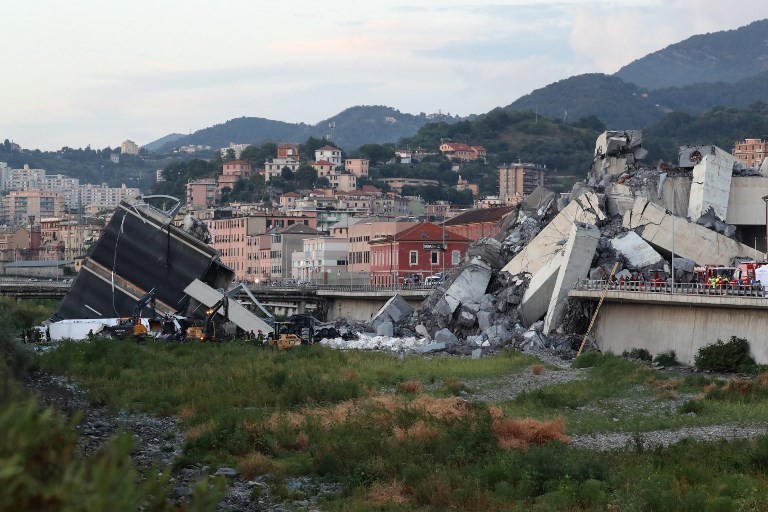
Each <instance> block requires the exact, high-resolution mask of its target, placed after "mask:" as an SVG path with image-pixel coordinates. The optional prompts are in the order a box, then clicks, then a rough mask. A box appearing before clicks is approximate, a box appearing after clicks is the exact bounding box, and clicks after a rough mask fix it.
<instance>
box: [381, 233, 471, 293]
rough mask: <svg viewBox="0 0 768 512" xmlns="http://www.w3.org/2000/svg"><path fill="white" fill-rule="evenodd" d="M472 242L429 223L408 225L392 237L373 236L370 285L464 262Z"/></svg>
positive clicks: (428, 274)
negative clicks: (375, 237)
mask: <svg viewBox="0 0 768 512" xmlns="http://www.w3.org/2000/svg"><path fill="white" fill-rule="evenodd" d="M471 243H472V241H471V240H470V239H468V238H466V237H463V236H461V235H458V234H456V233H451V232H450V231H448V230H447V229H443V228H442V227H439V226H437V225H435V224H432V223H430V222H422V223H419V224H416V225H415V226H412V227H409V228H406V229H404V230H402V231H400V232H398V233H396V234H395V235H394V237H393V236H385V237H382V238H377V239H373V240H371V241H370V242H369V245H370V247H371V284H375V285H391V284H393V281H395V282H396V283H397V284H402V283H403V280H404V279H405V278H407V277H412V276H419V277H418V280H420V281H422V282H423V281H424V279H425V278H426V277H428V276H431V275H433V274H436V273H438V272H442V271H443V270H445V271H449V270H450V269H452V268H454V267H455V266H457V265H458V264H459V263H461V260H462V259H463V258H464V256H465V255H466V253H467V248H468V247H469V245H470V244H471Z"/></svg>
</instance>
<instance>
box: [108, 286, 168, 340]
mask: <svg viewBox="0 0 768 512" xmlns="http://www.w3.org/2000/svg"><path fill="white" fill-rule="evenodd" d="M156 296H157V292H156V291H155V289H154V288H152V289H151V290H149V292H147V293H146V294H145V295H144V296H143V297H141V298H140V299H139V300H138V301H136V306H135V307H134V308H133V314H132V315H131V316H128V317H122V318H118V319H117V325H113V326H110V327H109V334H110V335H111V336H112V337H113V338H124V337H126V336H131V335H132V336H134V337H136V338H142V337H144V336H146V335H147V327H146V326H145V325H144V324H143V323H142V322H141V311H142V310H143V309H144V308H145V307H147V306H149V307H150V308H151V309H152V317H151V318H150V319H149V321H150V325H151V322H153V321H156V317H157V312H156V311H155V297H156Z"/></svg>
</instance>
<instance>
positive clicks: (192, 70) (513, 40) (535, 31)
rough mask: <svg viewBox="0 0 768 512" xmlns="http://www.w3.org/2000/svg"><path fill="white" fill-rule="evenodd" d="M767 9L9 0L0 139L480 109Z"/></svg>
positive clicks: (640, 2)
mask: <svg viewBox="0 0 768 512" xmlns="http://www.w3.org/2000/svg"><path fill="white" fill-rule="evenodd" d="M764 18H768V2H766V1H765V0H728V1H723V0H606V1H602V2H601V1H599V0H589V1H584V0H538V1H537V0H505V1H498V0H476V1H471V0H379V1H372V0H366V1H363V0H322V1H316V0H313V1H308V0H282V1H279V2H256V1H253V0H220V1H217V2H214V1H210V0H208V1H203V0H184V1H180V0H152V1H149V0H130V1H112V0H109V1H106V2H105V1H103V0H99V1H97V0H67V1H61V0H9V1H8V2H7V3H6V4H5V5H4V6H3V9H2V17H1V18H0V19H2V35H3V43H2V44H0V62H2V63H3V65H2V68H0V69H2V72H0V141H2V140H4V139H6V138H8V139H10V140H12V141H14V142H16V143H17V144H20V145H21V146H22V147H23V148H26V149H41V150H55V149H59V148H61V147H63V146H69V147H74V148H79V147H86V146H88V145H90V146H91V147H92V148H94V149H103V148H106V147H112V148H114V147H117V146H119V145H120V143H121V142H122V141H124V140H126V139H131V140H133V141H135V142H136V143H138V144H139V145H143V144H147V143H149V142H152V141H154V140H156V139H158V138H160V137H162V136H164V135H167V134H169V133H184V134H186V133H190V131H192V132H193V131H196V130H199V129H202V128H206V127H209V126H212V125H214V124H220V123H224V122H226V121H227V120H229V119H233V118H236V117H243V116H246V117H263V118H267V119H274V120H278V121H286V122H305V123H308V124H315V123H317V122H319V121H322V120H324V119H327V118H329V117H331V116H334V115H336V114H338V113H339V112H341V111H342V110H344V109H346V108H348V107H352V106H355V105H386V106H389V107H393V108H396V109H398V110H400V111H401V112H407V113H411V114H418V113H420V112H425V113H433V112H438V111H442V112H443V113H450V114H452V115H454V114H458V115H461V116H465V115H469V114H482V113H485V112H488V111H489V110H491V109H493V108H495V107H498V106H505V105H508V104H510V103H512V102H513V101H515V100H516V99H517V98H519V97H520V96H522V95H524V94H528V93H530V92H531V91H533V90H535V89H538V88H541V87H544V86H545V85H547V84H550V83H552V82H556V81H558V80H562V79H564V78H568V77H569V76H573V75H577V74H581V73H592V72H600V73H614V72H616V71H617V70H618V69H619V68H621V67H622V66H623V65H625V64H628V63H630V62H631V61H633V60H635V59H638V58H640V57H643V56H644V55H646V54H648V53H651V52H654V51H656V50H660V49H662V48H664V47H666V46H668V45H670V44H674V43H676V42H679V41H682V40H684V39H686V38H688V37H690V36H692V35H695V34H702V33H707V32H716V31H719V30H731V29H735V28H738V27H740V26H743V25H746V24H748V23H750V22H752V21H755V20H759V19H764Z"/></svg>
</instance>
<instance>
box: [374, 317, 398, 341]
mask: <svg viewBox="0 0 768 512" xmlns="http://www.w3.org/2000/svg"><path fill="white" fill-rule="evenodd" d="M394 334H395V327H394V325H392V322H390V321H389V320H385V321H382V322H379V324H378V325H377V326H376V336H389V337H392V336H394Z"/></svg>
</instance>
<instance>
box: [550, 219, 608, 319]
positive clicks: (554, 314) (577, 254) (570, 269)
mask: <svg viewBox="0 0 768 512" xmlns="http://www.w3.org/2000/svg"><path fill="white" fill-rule="evenodd" d="M599 239H600V230H598V229H597V228H596V227H595V226H590V225H582V224H579V223H574V225H573V227H572V228H571V235H570V237H569V238H568V243H567V244H566V245H565V250H564V251H563V258H562V261H561V263H560V270H559V271H558V273H557V280H556V281H555V287H554V290H553V292H552V295H551V298H550V300H549V306H548V308H547V310H546V317H545V320H544V326H543V332H545V333H549V332H550V331H551V330H554V329H555V327H556V326H557V325H558V324H559V323H560V316H561V314H562V310H563V306H564V305H565V301H566V300H567V298H568V292H569V291H571V290H572V289H573V288H574V287H575V286H576V283H577V282H578V281H579V279H584V278H585V277H587V273H588V272H589V266H590V264H591V263H592V256H594V254H595V249H596V248H597V242H598V240H599Z"/></svg>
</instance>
